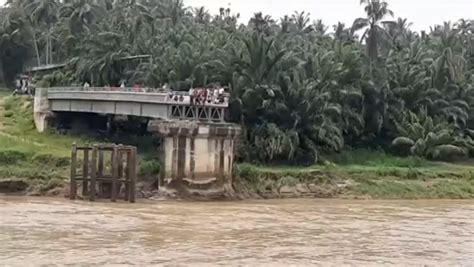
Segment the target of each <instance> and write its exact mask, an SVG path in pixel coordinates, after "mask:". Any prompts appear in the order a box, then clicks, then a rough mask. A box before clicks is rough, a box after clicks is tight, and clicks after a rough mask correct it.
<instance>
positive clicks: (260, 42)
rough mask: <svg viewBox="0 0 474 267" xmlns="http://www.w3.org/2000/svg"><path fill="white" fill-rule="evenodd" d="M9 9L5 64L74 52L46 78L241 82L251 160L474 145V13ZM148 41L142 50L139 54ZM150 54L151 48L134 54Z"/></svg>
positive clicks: (16, 66) (136, 3) (141, 0)
mask: <svg viewBox="0 0 474 267" xmlns="http://www.w3.org/2000/svg"><path fill="white" fill-rule="evenodd" d="M7 3H8V4H7V8H6V9H4V10H1V11H0V13H1V15H0V62H1V63H2V65H3V72H4V78H5V79H6V80H7V82H11V80H12V78H13V77H14V75H15V74H16V73H18V72H20V71H21V70H22V69H24V67H25V66H27V65H40V64H51V63H63V62H66V63H67V67H66V68H65V69H63V70H62V71H58V72H55V73H53V74H51V75H47V76H46V77H44V79H43V81H42V82H43V83H44V84H45V85H50V86H54V85H69V84H72V83H83V82H84V81H86V80H87V81H89V82H91V83H92V84H94V85H98V86H102V85H105V84H111V85H112V84H118V83H119V82H120V80H121V79H124V78H126V79H127V80H128V81H129V84H132V83H142V84H145V85H148V86H161V85H163V84H165V83H167V84H169V85H170V86H171V87H172V88H173V89H176V90H187V89H188V88H190V87H191V86H194V87H196V86H203V85H209V84H213V83H218V84H221V85H226V86H229V87H230V90H231V94H232V101H231V112H230V119H231V120H232V121H234V122H237V123H240V124H242V125H243V126H245V128H246V129H247V131H246V134H245V136H244V137H243V146H242V147H243V148H244V149H242V153H240V154H241V157H242V158H243V159H244V160H247V161H260V162H292V163H314V162H316V161H321V159H323V158H324V157H322V156H326V155H329V154H332V153H334V152H340V151H343V150H345V149H349V148H350V147H352V148H353V147H373V148H376V147H380V148H382V149H384V150H387V151H390V152H391V153H400V154H413V155H416V156H420V157H426V158H429V159H448V158H453V157H460V156H461V157H462V156H468V155H474V142H473V140H472V138H473V137H474V37H473V33H474V23H473V22H472V21H468V20H463V19H461V20H459V21H458V22H456V23H455V24H452V23H449V22H445V23H443V24H442V25H437V26H434V27H433V28H432V29H431V31H430V32H421V33H417V32H413V31H411V30H410V23H408V22H407V20H406V19H402V18H398V19H394V18H393V13H392V11H391V10H390V7H389V5H388V4H387V3H386V2H384V1H379V0H362V1H361V6H362V8H364V9H365V11H366V17H364V18H358V19H356V20H355V21H354V23H353V24H352V25H344V24H343V23H339V24H337V25H334V26H333V31H332V32H331V33H330V32H329V26H327V25H325V24H324V23H323V22H322V21H320V20H316V21H314V22H311V20H310V17H309V14H307V13H305V12H295V13H294V14H293V15H289V16H285V17H283V18H281V19H279V20H274V19H273V18H271V17H270V16H265V15H263V14H262V13H256V14H255V16H254V17H253V18H252V19H251V20H250V21H249V22H248V24H247V25H239V24H238V15H234V14H232V13H231V11H230V10H228V9H221V10H220V13H219V14H218V15H216V16H211V15H210V13H208V11H207V10H206V9H204V8H184V6H183V3H182V2H181V1H179V0H159V1H158V0H157V1H151V0H118V1H112V0H100V1H99V0H63V1H57V0H9V1H8V2H7ZM142 55H145V56H142ZM137 56H140V57H137Z"/></svg>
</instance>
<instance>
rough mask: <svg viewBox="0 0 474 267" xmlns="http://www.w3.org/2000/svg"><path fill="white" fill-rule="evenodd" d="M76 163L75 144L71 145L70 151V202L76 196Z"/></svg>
mask: <svg viewBox="0 0 474 267" xmlns="http://www.w3.org/2000/svg"><path fill="white" fill-rule="evenodd" d="M76 161H77V147H76V143H73V144H72V149H71V181H70V187H69V198H70V199H71V200H74V199H76V194H77V184H76Z"/></svg>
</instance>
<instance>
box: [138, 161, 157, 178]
mask: <svg viewBox="0 0 474 267" xmlns="http://www.w3.org/2000/svg"><path fill="white" fill-rule="evenodd" d="M139 168H140V175H143V176H151V175H157V174H159V173H160V162H159V161H157V160H142V161H140V162H139Z"/></svg>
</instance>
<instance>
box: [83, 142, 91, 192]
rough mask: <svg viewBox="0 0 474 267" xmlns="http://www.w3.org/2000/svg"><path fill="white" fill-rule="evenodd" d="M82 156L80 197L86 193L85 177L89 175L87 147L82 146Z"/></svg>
mask: <svg viewBox="0 0 474 267" xmlns="http://www.w3.org/2000/svg"><path fill="white" fill-rule="evenodd" d="M83 151H84V157H83V162H82V179H83V180H82V197H85V196H86V195H87V191H88V190H87V186H88V182H87V178H88V176H89V165H90V164H89V163H90V162H89V148H84V150H83Z"/></svg>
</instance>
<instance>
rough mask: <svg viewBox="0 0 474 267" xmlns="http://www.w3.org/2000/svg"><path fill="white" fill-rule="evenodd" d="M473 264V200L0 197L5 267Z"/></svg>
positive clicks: (1, 262)
mask: <svg viewBox="0 0 474 267" xmlns="http://www.w3.org/2000/svg"><path fill="white" fill-rule="evenodd" d="M52 264H59V265H65V264H71V265H81V266H91V265H96V266H97V265H132V264H135V265H139V266H150V265H172V266H186V265H193V266H196V265H247V266H248V265H251V266H257V265H259V266H262V265H265V266H268V265H271V266H288V265H323V266H327V265H330V266H342V265H351V266H354V265H357V266H360V265H364V266H367V265H402V266H403V265H404V266H406V265H410V266H413V265H417V266H421V265H432V266H448V265H449V266H453V265H456V266H472V264H474V202H473V201H447V200H442V201H355V200H332V199H331V200H321V199H298V200H270V201H242V202H142V203H137V204H126V203H123V204H112V203H109V202H99V203H89V202H85V201H75V202H71V201H68V200H63V199H48V198H22V197H11V196H9V197H7V196H0V265H1V266H38V265H52Z"/></svg>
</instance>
